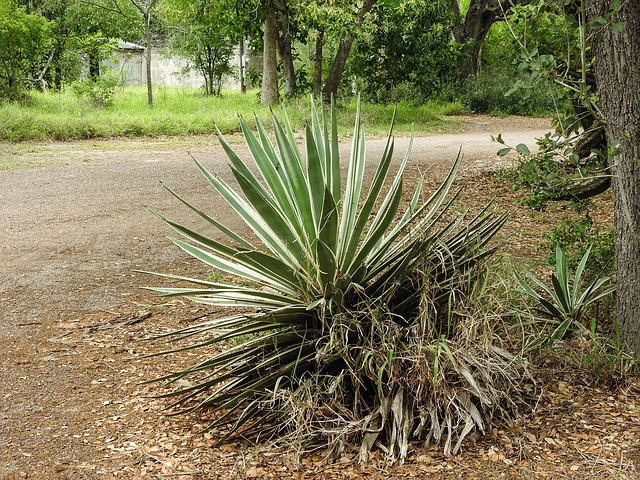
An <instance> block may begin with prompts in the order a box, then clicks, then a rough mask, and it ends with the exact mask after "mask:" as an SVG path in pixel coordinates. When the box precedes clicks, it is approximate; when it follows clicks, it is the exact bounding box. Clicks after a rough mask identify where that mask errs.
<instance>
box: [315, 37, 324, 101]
mask: <svg viewBox="0 0 640 480" xmlns="http://www.w3.org/2000/svg"><path fill="white" fill-rule="evenodd" d="M323 42H324V30H321V29H318V33H317V34H316V58H315V60H314V65H313V96H314V97H315V98H320V94H321V93H322V46H323Z"/></svg>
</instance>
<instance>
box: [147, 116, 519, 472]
mask: <svg viewBox="0 0 640 480" xmlns="http://www.w3.org/2000/svg"><path fill="white" fill-rule="evenodd" d="M336 113H337V112H336V109H335V107H334V108H332V109H331V113H330V115H331V117H330V119H328V118H327V116H326V114H325V113H324V112H323V114H322V115H321V116H319V115H318V114H317V113H316V112H315V111H314V112H313V114H312V119H311V122H310V123H309V124H308V125H307V126H306V128H305V132H304V138H305V149H306V155H305V157H306V159H307V160H306V162H305V161H303V156H302V153H301V152H300V151H299V149H298V146H297V142H296V138H295V136H294V133H293V131H292V129H291V127H290V122H289V119H288V117H287V116H286V114H284V123H283V124H281V123H280V122H279V121H278V120H277V119H276V118H275V117H274V118H273V123H274V130H275V133H274V136H275V144H276V146H277V148H276V146H274V145H273V144H272V141H271V140H270V138H269V136H268V135H267V133H266V131H265V130H264V128H263V127H262V125H261V123H260V122H259V121H256V127H257V134H256V133H254V132H253V131H252V130H251V129H250V128H249V125H248V124H247V123H246V122H244V121H243V122H242V131H243V135H244V137H245V140H246V142H247V146H248V148H249V150H250V152H251V156H252V158H253V162H254V164H255V165H253V166H251V167H250V166H248V165H246V164H245V163H244V162H243V161H242V160H241V159H240V158H239V157H238V156H237V155H236V154H235V153H234V151H233V150H232V149H231V147H230V146H229V145H228V144H227V142H226V141H225V140H224V138H223V137H222V136H220V141H221V143H222V146H223V147H224V149H225V151H226V152H227V155H228V157H229V159H230V161H231V164H232V166H231V168H232V172H233V175H234V177H235V180H236V181H237V184H238V186H239V191H236V190H234V189H233V188H232V187H231V186H230V185H228V184H227V183H226V182H225V181H224V180H223V179H222V178H220V177H218V176H215V175H212V174H211V173H210V172H209V171H207V169H206V168H205V167H204V166H203V165H202V164H201V163H200V162H198V161H195V162H196V165H197V167H198V169H199V170H200V171H201V172H202V173H203V175H204V176H205V177H206V179H207V180H208V181H209V182H210V183H211V185H212V186H213V187H214V189H215V190H216V191H217V192H218V194H219V195H220V196H221V197H222V198H223V199H224V200H225V201H226V202H227V203H229V205H230V206H232V207H233V209H234V210H235V211H236V212H237V214H238V215H239V216H240V218H241V219H242V220H243V221H244V223H245V224H246V227H247V228H248V229H249V230H251V231H252V232H253V233H254V234H255V235H256V236H257V237H258V238H259V239H260V242H261V243H260V244H255V243H251V242H249V241H248V240H247V239H246V238H245V237H244V236H242V235H239V234H238V233H235V232H233V231H231V230H230V229H228V228H227V227H225V226H224V225H222V224H220V223H219V222H218V221H216V220H215V219H213V218H212V217H210V216H209V215H207V214H206V213H205V212H202V211H200V210H198V209H196V208H195V207H194V206H192V205H190V204H189V203H188V202H187V201H186V200H183V199H182V198H180V197H179V196H178V195H177V194H175V193H174V192H172V191H171V190H170V192H171V193H172V194H174V195H175V196H176V197H177V198H178V199H179V200H180V201H182V202H183V203H184V204H185V205H186V206H187V207H189V208H190V209H191V210H192V211H193V212H194V213H195V214H197V215H198V216H200V217H201V218H203V219H204V220H206V221H207V222H208V223H209V224H211V226H213V227H214V228H216V229H217V230H219V231H220V232H222V233H223V234H224V235H225V236H226V237H228V239H229V240H230V241H231V244H232V245H233V246H229V245H227V244H224V243H220V242H218V241H216V240H214V239H212V238H209V237H206V236H204V235H202V234H199V233H197V232H195V231H193V230H191V229H189V228H188V227H185V226H183V225H180V224H178V223H175V222H173V221H171V220H169V219H167V218H165V217H163V216H162V215H160V214H158V216H159V217H160V218H161V219H163V220H164V221H165V222H166V223H167V224H168V225H169V226H170V227H172V228H173V229H174V230H175V231H176V232H177V233H178V234H180V235H181V236H182V237H184V238H186V241H184V240H179V239H173V242H174V243H175V244H176V245H178V246H179V247H180V248H181V249H182V250H184V251H185V252H187V253H189V254H190V255H192V256H194V257H195V258H197V259H199V260H201V261H203V262H204V263H205V264H207V265H208V266H209V267H210V268H211V267H212V268H215V269H218V270H220V271H221V272H224V273H226V274H230V275H234V276H237V277H241V278H244V279H246V280H249V281H250V282H252V283H251V284H250V285H241V284H238V283H233V284H228V283H227V284H225V283H217V282H212V281H209V280H200V279H195V278H183V277H178V276H174V275H170V274H164V275H162V274H159V275H162V276H165V277H167V278H170V279H174V280H175V279H180V280H183V281H188V282H191V283H193V284H195V286H194V287H181V288H176V287H156V288H153V290H156V291H158V292H160V293H162V294H163V295H166V296H184V297H187V298H190V299H193V300H195V301H198V302H203V303H207V304H212V305H218V306H223V307H225V306H229V307H231V306H233V307H245V308H247V309H248V310H247V311H245V312H243V313H237V314H231V315H229V316H227V317H223V318H217V319H213V320H208V321H206V322H204V323H201V324H199V325H193V326H189V327H187V328H185V329H182V330H179V331H175V332H171V333H168V334H161V335H159V336H158V337H156V338H168V339H169V340H170V341H171V342H180V341H182V340H187V339H189V340H190V341H189V342H187V343H186V344H180V343H178V344H177V345H176V346H175V348H174V349H172V350H171V351H172V352H181V351H186V350H192V349H203V348H206V347H208V346H210V345H215V344H220V343H222V342H227V341H231V342H232V343H234V342H237V343H236V344H235V346H233V347H231V348H228V349H225V350H223V351H221V352H220V353H217V354H215V355H213V356H211V357H209V358H207V359H205V360H203V361H202V362H200V363H199V364H197V365H193V366H191V367H188V368H186V369H184V370H182V371H180V372H175V373H169V374H167V375H166V376H163V377H161V378H159V379H156V381H158V380H160V381H166V383H167V385H175V384H176V382H179V384H182V385H189V386H187V387H180V386H178V387H177V388H176V389H175V390H172V391H169V392H168V393H167V394H166V395H165V396H166V397H175V400H174V402H173V403H172V407H178V406H182V411H183V412H189V411H193V410H196V409H200V408H207V407H213V408H216V409H218V411H219V416H218V418H217V419H216V420H215V422H214V423H213V424H212V425H211V427H215V426H221V425H227V424H231V425H232V426H231V428H230V430H229V431H228V433H227V435H225V437H223V439H222V440H221V441H223V440H224V439H225V438H227V436H228V435H230V434H232V433H234V432H241V433H242V434H243V435H252V434H255V433H258V432H262V433H268V432H273V431H276V432H278V433H282V432H283V431H286V430H289V431H290V430H294V431H297V433H298V435H299V436H298V437H297V439H298V441H299V440H300V439H301V438H302V437H304V440H305V441H309V440H310V439H312V438H313V437H317V436H320V437H324V438H327V437H329V441H331V442H333V445H334V447H336V448H339V445H340V444H341V442H344V441H345V440H346V441H352V439H353V438H354V437H355V438H356V439H359V440H358V441H359V442H360V444H361V447H360V456H361V459H366V457H367V455H368V452H369V450H370V449H371V448H372V447H373V445H374V444H375V442H376V441H378V437H379V436H380V440H382V436H383V435H384V438H385V439H384V441H385V442H386V443H387V445H388V448H389V455H390V457H391V458H392V459H398V458H399V459H404V457H405V456H406V454H407V451H408V440H409V437H410V436H411V435H415V436H416V437H418V438H423V437H426V438H433V439H434V440H435V441H439V440H440V439H446V442H445V447H444V448H445V452H455V451H457V450H458V449H459V448H460V444H461V442H462V439H463V438H464V437H465V436H466V435H467V434H468V433H469V432H470V431H471V430H472V429H474V428H477V429H480V430H483V429H484V428H485V420H483V417H485V416H486V418H490V417H491V415H492V413H494V412H498V411H502V413H504V410H503V406H502V404H503V400H504V398H503V396H502V393H501V392H503V391H504V392H506V391H508V390H510V389H511V388H512V386H513V385H515V384H518V383H519V381H513V379H514V377H517V376H518V375H519V374H520V373H521V372H520V373H518V372H519V366H518V365H519V364H518V361H517V359H516V358H515V357H513V356H512V355H511V354H509V353H508V352H507V351H505V350H504V349H502V348H500V347H497V346H494V345H493V338H492V333H491V329H490V328H485V327H486V324H485V322H484V321H483V320H472V317H473V316H474V315H476V314H477V313H478V311H479V310H476V309H474V308H473V306H472V304H473V302H466V300H465V299H469V298H471V299H478V298H482V297H483V296H485V295H486V294H487V293H488V292H490V291H491V287H490V286H489V284H488V282H487V281H486V279H487V275H486V273H487V268H486V263H485V260H486V259H487V258H488V257H489V256H490V255H491V253H492V250H489V249H486V248H485V246H486V243H487V242H488V241H489V240H490V239H491V237H492V236H493V235H494V234H495V232H496V231H497V230H498V229H499V228H500V227H501V226H502V224H503V223H504V221H505V219H506V217H505V216H504V215H497V216H496V215H493V214H492V213H490V212H489V211H488V210H486V209H485V210H483V211H482V212H480V213H479V214H478V215H476V216H473V217H471V218H469V219H466V218H465V216H464V215H462V216H456V215H454V214H452V213H451V214H450V215H448V214H447V213H448V212H447V211H448V208H449V206H450V205H451V201H452V199H451V198H449V196H448V193H449V190H450V188H451V185H452V183H453V180H454V176H455V173H456V171H457V170H458V168H459V166H460V158H458V159H457V161H456V162H455V164H454V165H453V166H452V169H451V171H450V172H449V174H448V175H447V177H446V179H445V180H444V181H443V183H442V184H441V185H440V187H439V188H438V189H437V190H436V192H434V193H433V194H432V195H430V196H428V197H423V194H422V182H419V183H418V186H417V187H416V190H415V192H414V193H413V195H412V196H411V197H410V201H409V203H408V205H407V209H406V211H404V213H403V212H401V209H400V207H401V205H403V204H406V201H405V200H404V199H403V193H402V185H403V178H402V172H403V169H404V167H405V165H406V164H407V161H408V153H407V155H405V157H404V159H403V160H402V162H401V164H400V167H399V169H398V171H397V172H395V174H394V173H392V171H391V170H390V168H391V164H392V157H393V144H394V142H393V139H392V138H391V137H390V138H389V140H388V142H387V146H386V148H385V151H384V153H383V155H382V158H381V159H380V161H379V162H378V163H377V167H376V170H375V174H374V175H373V177H372V180H371V181H367V184H366V185H365V163H366V162H365V160H366V159H365V157H366V155H365V153H366V148H365V134H364V130H363V128H362V126H361V123H360V115H359V109H358V112H357V113H356V119H355V129H354V132H353V144H352V150H351V156H350V159H349V162H348V171H347V177H346V180H345V181H344V182H343V179H341V163H340V158H339V145H338V135H337V123H336V122H337V116H336ZM343 187H344V191H343V190H342V188H343ZM424 198H427V199H426V200H424ZM445 216H446V218H448V219H447V220H445ZM212 334H216V335H212ZM165 353H168V352H165ZM179 384H178V385H179ZM503 388H504V390H503ZM505 395H508V394H505ZM170 408H171V407H170ZM418 420H419V425H420V428H418V430H415V428H414V427H415V425H416V422H418ZM414 430H415V431H414ZM331 431H332V432H336V431H339V432H341V433H340V435H339V436H336V435H335V434H331V433H330V432H331ZM422 432H423V433H422ZM455 437H457V438H458V442H457V443H456V444H455V445H453V444H452V439H453V438H455Z"/></svg>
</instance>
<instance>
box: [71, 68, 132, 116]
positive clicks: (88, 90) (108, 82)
mask: <svg viewBox="0 0 640 480" xmlns="http://www.w3.org/2000/svg"><path fill="white" fill-rule="evenodd" d="M121 85H122V80H121V79H120V77H119V74H118V72H112V71H111V72H103V73H102V74H101V75H100V76H98V77H93V78H92V77H84V78H82V79H81V80H78V81H76V82H74V83H73V84H71V87H72V89H73V91H74V92H75V93H76V94H77V95H79V96H81V97H85V98H87V99H88V100H89V102H90V103H91V105H92V106H94V107H98V108H101V107H111V106H113V101H114V97H115V93H116V88H118V87H119V86H121Z"/></svg>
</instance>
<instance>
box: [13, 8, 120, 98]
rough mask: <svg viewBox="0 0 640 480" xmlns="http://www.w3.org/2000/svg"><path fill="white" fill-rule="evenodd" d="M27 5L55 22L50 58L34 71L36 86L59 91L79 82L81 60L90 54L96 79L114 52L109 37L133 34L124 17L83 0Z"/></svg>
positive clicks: (82, 68) (90, 70)
mask: <svg viewBox="0 0 640 480" xmlns="http://www.w3.org/2000/svg"><path fill="white" fill-rule="evenodd" d="M23 4H24V7H25V9H26V11H27V13H29V14H33V15H39V16H41V17H43V18H44V19H45V20H46V21H47V22H50V23H51V36H52V44H51V51H50V52H49V56H48V58H47V60H48V61H47V62H46V64H44V65H37V66H34V68H33V70H32V71H31V72H30V78H31V79H32V83H33V84H34V85H35V86H41V87H43V88H44V86H45V85H46V87H50V88H54V89H56V90H59V89H61V88H62V86H63V85H64V84H69V83H71V82H74V81H76V80H77V79H78V78H79V77H80V76H81V75H82V74H83V73H84V68H85V64H84V62H79V61H78V59H79V57H81V56H83V55H86V56H87V57H88V59H89V73H90V76H91V77H92V78H93V79H94V80H96V79H97V78H98V77H99V74H100V62H101V61H103V60H104V59H105V58H107V57H108V56H109V55H110V52H111V48H112V45H110V40H109V39H113V38H126V37H128V36H130V29H129V28H128V25H127V24H126V22H124V21H123V19H122V18H121V17H120V16H118V15H114V14H111V13H110V12H106V11H101V12H99V14H96V11H95V9H94V8H93V7H91V6H89V5H87V4H85V3H83V2H82V1H81V0H40V1H35V0H27V1H25V2H23Z"/></svg>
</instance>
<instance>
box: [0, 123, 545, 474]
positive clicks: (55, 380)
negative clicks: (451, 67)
mask: <svg viewBox="0 0 640 480" xmlns="http://www.w3.org/2000/svg"><path fill="white" fill-rule="evenodd" d="M549 125H550V122H549V121H548V120H546V119H528V118H527V119H522V118H513V117H509V118H499V119H494V118H487V117H470V118H469V119H467V120H466V121H465V124H463V129H464V131H463V133H460V134H451V135H439V136H433V137H423V138H418V139H416V141H415V143H414V147H413V153H412V155H411V161H410V168H413V169H414V170H415V169H419V170H420V171H423V172H429V175H435V176H440V175H441V174H442V173H441V172H442V171H444V169H446V168H447V167H448V166H449V165H450V163H451V162H452V161H453V159H454V158H455V156H456V154H457V152H458V149H459V148H460V147H462V149H463V153H464V155H465V161H464V166H463V174H464V173H465V172H466V173H467V174H472V173H473V172H474V171H480V170H483V171H484V170H487V169H493V168H495V167H496V166H497V165H498V163H499V162H500V161H502V159H499V158H498V157H496V155H495V152H496V151H497V149H498V148H497V145H496V144H495V143H492V142H491V139H490V135H492V134H494V135H495V134H497V133H503V137H504V138H505V140H506V141H507V143H510V144H512V145H515V144H516V143H519V142H525V143H528V144H529V145H533V144H534V141H533V139H534V137H538V136H541V135H543V134H544V133H545V132H546V131H548V130H549V128H550V127H549ZM406 144H407V139H404V138H401V139H398V141H397V147H396V157H397V158H398V159H400V158H401V156H402V154H403V153H404V149H405V147H406ZM367 145H368V152H369V154H370V157H371V158H374V159H375V158H376V156H379V154H380V152H381V150H382V148H383V147H384V141H383V140H371V141H369V142H368V144H367ZM238 148H239V149H240V151H241V152H244V149H243V147H242V146H241V145H240V144H238ZM344 148H345V151H346V150H347V149H348V145H345V146H344ZM0 149H1V151H2V152H4V153H0V165H3V164H4V165H8V164H14V165H15V164H17V165H21V166H31V167H32V168H19V169H13V170H5V171H0V305H1V306H2V307H1V308H0V345H2V349H1V351H0V384H1V385H3V388H2V391H1V392H0V395H1V397H0V479H9V478H27V477H28V478H38V479H46V478H74V479H75V478H105V475H106V471H107V470H105V468H102V467H101V466H100V465H103V466H104V465H108V464H109V462H111V463H113V462H114V461H115V460H113V461H112V460H110V458H111V457H110V455H109V454H104V453H103V452H104V448H102V447H100V448H98V449H97V447H96V445H97V444H100V445H102V446H103V447H104V444H105V443H108V442H107V439H108V437H110V436H112V437H115V435H117V434H119V435H122V434H123V432H118V423H117V422H110V421H109V420H108V419H109V418H113V417H112V415H113V414H114V412H115V411H116V410H115V409H116V408H120V409H121V408H122V407H115V406H114V404H117V403H118V396H119V395H121V394H122V392H123V388H124V387H123V385H122V381H121V380H120V383H119V381H118V380H114V372H115V371H116V370H117V369H118V368H120V370H119V371H120V373H122V370H124V371H125V372H127V371H129V370H127V368H128V367H126V365H127V362H129V364H131V362H132V358H133V357H127V359H125V360H123V362H122V363H119V364H117V365H116V364H112V363H110V362H111V360H110V358H109V355H111V356H113V352H114V350H113V348H112V349H111V350H109V348H111V347H113V345H115V344H116V343H117V341H116V340H114V342H115V343H113V345H111V344H110V345H106V344H105V343H104V342H102V340H100V339H97V337H96V336H95V335H94V336H92V335H93V332H94V330H91V328H90V327H86V328H87V329H88V330H86V331H85V337H84V339H85V340H83V345H82V346H83V349H80V348H76V346H77V345H76V344H74V342H75V340H73V339H70V338H71V337H70V336H68V335H67V333H68V331H69V329H70V328H71V327H69V325H76V326H78V325H80V324H82V325H85V324H84V323H82V322H84V321H85V320H86V318H87V317H86V316H87V315H91V314H93V313H95V312H105V311H109V310H110V309H113V308H116V307H117V306H119V305H122V304H123V302H126V301H128V300H131V299H132V298H134V297H135V298H138V296H139V295H140V293H139V291H138V287H139V286H140V285H141V284H142V283H143V281H142V280H141V278H140V276H139V275H134V274H132V273H131V270H132V269H136V268H141V269H151V270H164V271H168V270H170V271H173V272H180V271H182V270H184V269H189V268H191V266H190V264H189V263H188V262H187V260H186V259H185V258H184V257H182V256H181V254H180V253H179V252H178V251H177V249H176V248H175V247H173V246H172V245H171V244H170V242H168V241H167V240H166V238H165V237H166V235H168V234H170V232H169V231H168V228H167V227H165V226H164V225H163V224H162V222H160V221H159V220H158V219H157V218H156V217H155V216H154V215H152V214H151V213H150V212H149V211H148V210H147V208H146V207H152V208H153V209H155V210H158V211H160V212H162V213H163V214H165V215H167V216H168V217H170V218H178V219H181V220H182V218H183V217H184V214H185V208H184V207H183V206H182V205H180V204H179V202H177V201H176V200H175V199H174V198H172V197H171V195H169V194H168V193H167V192H166V191H165V190H164V189H163V188H162V186H161V184H160V182H161V181H164V182H166V183H167V184H168V185H169V186H171V187H172V188H173V189H174V190H176V191H177V192H179V193H181V194H183V195H184V196H185V197H186V198H187V199H189V200H190V201H192V202H193V203H194V204H195V205H198V206H200V207H202V209H204V210H205V211H208V212H212V211H213V212H215V213H216V218H217V219H219V220H221V221H222V222H223V223H230V224H231V226H233V222H235V220H234V217H233V216H232V214H231V212H230V211H229V210H228V209H226V208H225V207H224V206H223V205H222V204H221V203H220V202H219V201H218V200H217V199H216V198H215V197H214V196H213V195H212V189H211V188H210V187H207V185H206V183H205V181H204V179H203V178H202V177H201V176H200V175H199V174H198V173H197V172H196V169H195V167H194V166H193V164H192V162H191V160H190V159H189V156H188V154H187V152H191V153H192V154H193V155H194V156H195V157H197V158H198V159H199V160H201V161H203V162H204V163H205V164H206V165H207V166H208V167H209V168H210V169H211V171H213V172H215V173H219V174H220V175H222V176H223V177H224V178H228V177H229V174H228V169H227V167H226V161H225V156H224V153H223V152H222V150H221V148H220V147H219V146H217V145H216V144H215V143H214V140H213V139H211V138H192V139H181V140H180V141H175V140H166V141H162V140H153V141H148V142H141V141H128V140H117V141H115V140H114V141H105V142H94V141H87V142H84V141H83V142H69V143H52V144H42V145H30V146H19V148H17V147H16V146H15V145H7V144H5V145H0ZM7 152H10V153H7ZM243 154H245V155H246V152H244V153H243ZM345 155H346V154H345ZM37 165H47V166H42V167H38V168H35V166H37ZM433 166H435V168H433ZM185 221H186V222H189V221H190V220H185ZM65 328H66V330H65ZM92 338H94V340H91V339H92ZM87 339H89V340H87ZM92 341H94V344H93V345H92V343H91V342H92ZM101 342H102V343H101ZM85 347H87V348H85ZM101 349H102V350H101ZM87 352H90V353H87ZM108 354H109V355H108ZM123 365H124V366H123ZM132 375H134V376H135V377H136V378H134V379H133V380H137V374H132ZM121 377H122V375H121ZM119 378H120V377H119ZM129 383H130V382H129ZM120 411H121V410H120ZM140 421H141V422H144V421H145V419H144V418H141V419H140ZM146 421H149V420H146ZM91 425H92V426H93V427H95V428H96V429H98V428H99V429H100V432H102V433H101V435H100V437H99V438H100V439H101V440H100V441H95V442H94V441H93V439H94V436H95V435H96V433H95V431H94V430H87V429H88V428H89V426H91ZM93 427H92V428H93ZM99 452H100V453H99ZM98 457H99V458H103V457H104V458H103V460H101V461H99V462H98V461H97V460H96V459H97V458H98ZM96 464H98V466H96ZM83 465H84V467H83ZM87 465H88V466H87ZM91 465H93V467H91Z"/></svg>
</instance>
